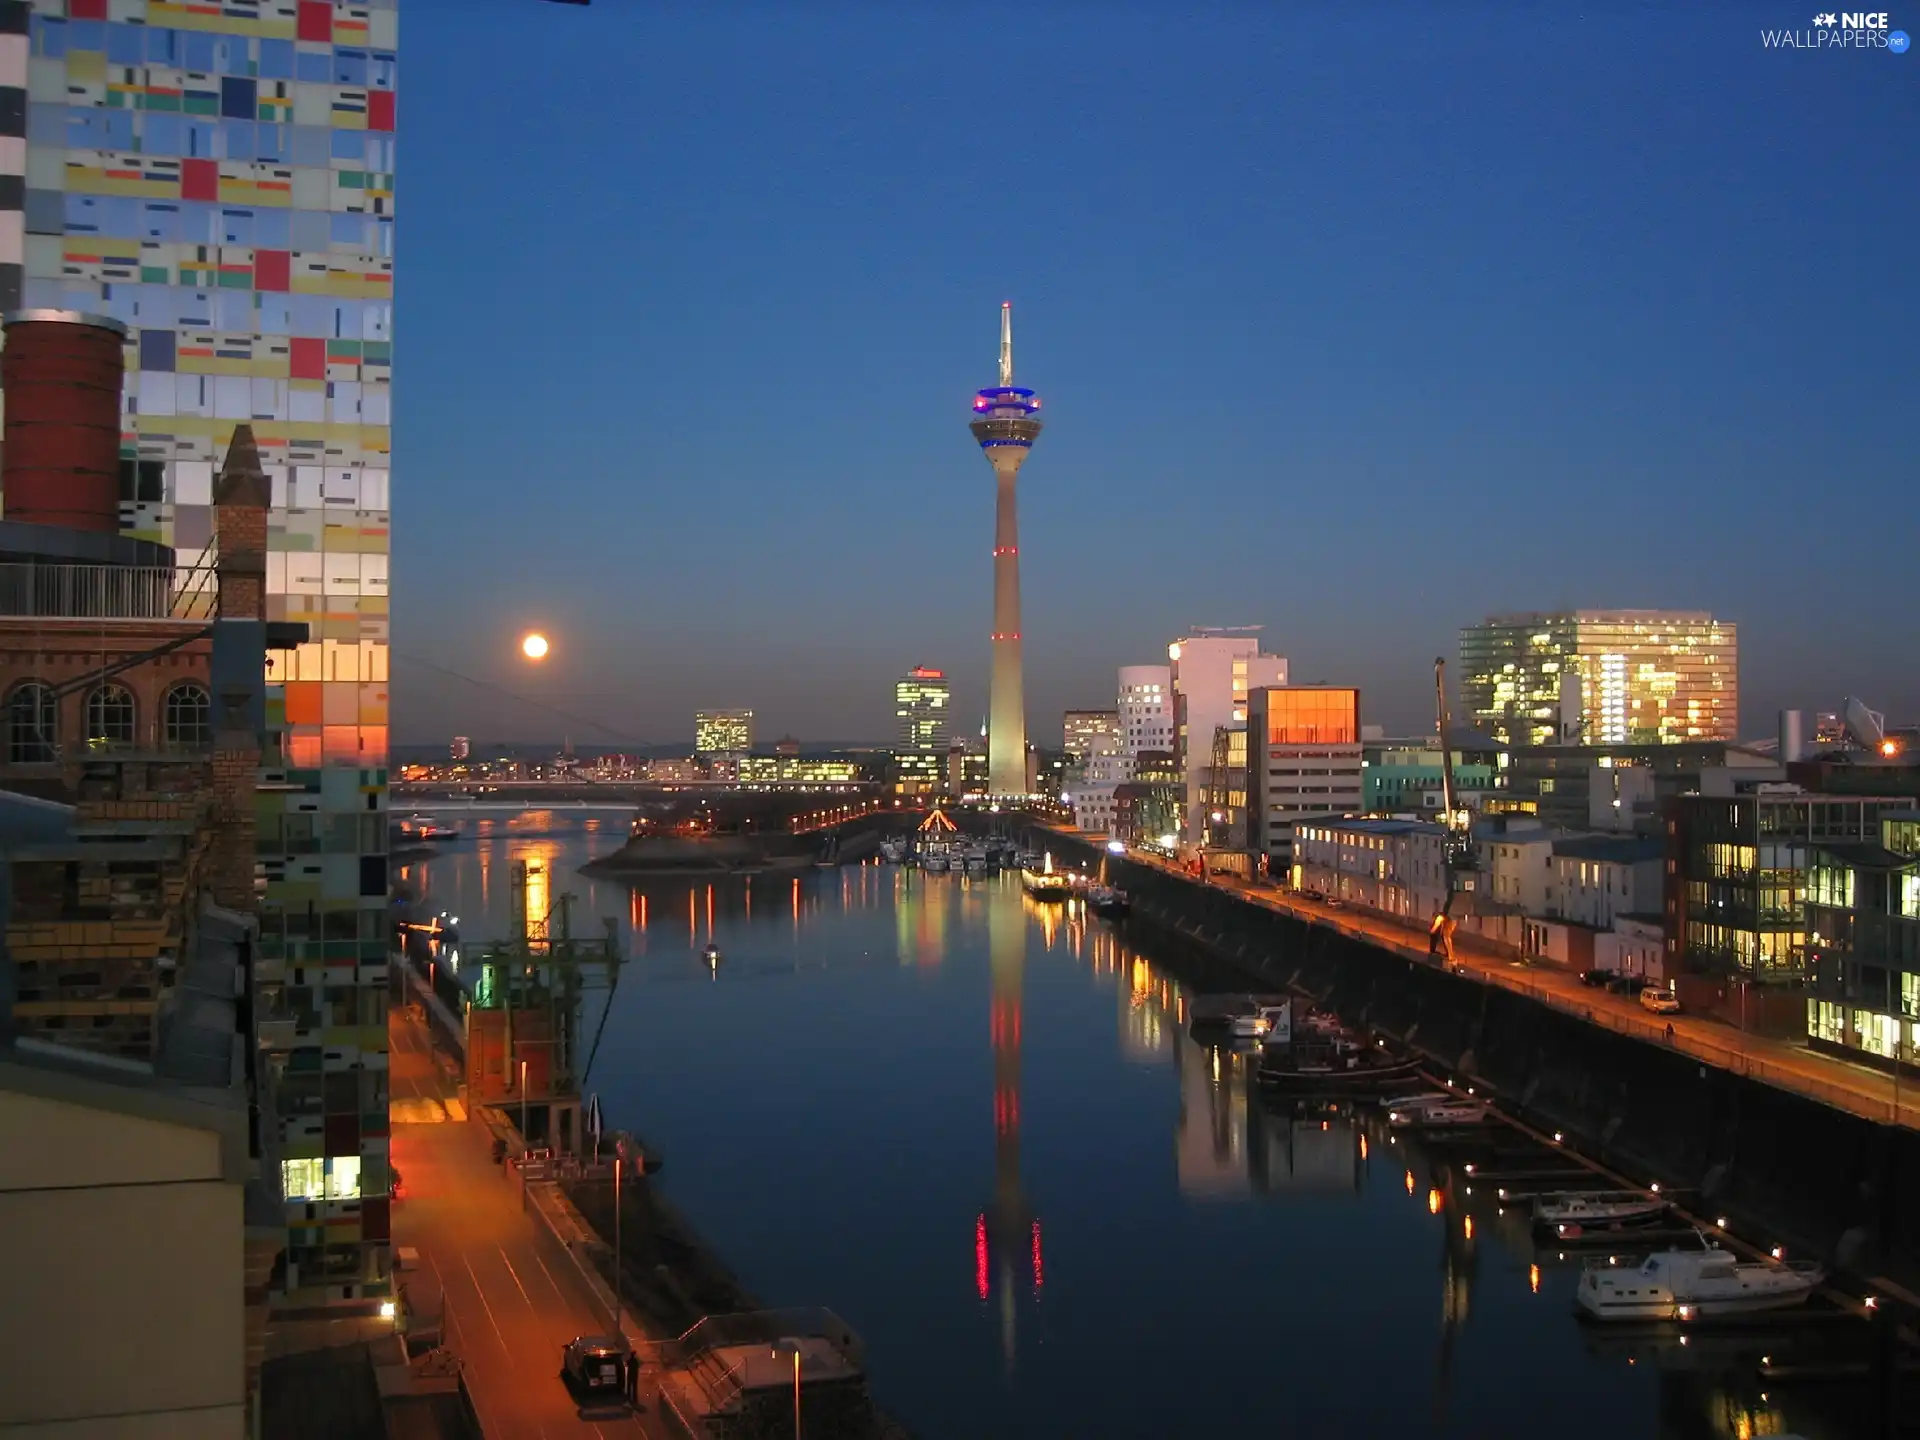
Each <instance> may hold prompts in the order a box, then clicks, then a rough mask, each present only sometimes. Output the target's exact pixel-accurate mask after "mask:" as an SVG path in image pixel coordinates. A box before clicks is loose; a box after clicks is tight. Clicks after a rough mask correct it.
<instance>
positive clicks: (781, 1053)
mask: <svg viewBox="0 0 1920 1440" xmlns="http://www.w3.org/2000/svg"><path fill="white" fill-rule="evenodd" d="M552 828H553V827H552V826H551V825H548V826H544V827H543V826H541V825H530V826H525V827H521V828H520V829H519V830H515V829H513V828H511V827H506V828H504V833H496V834H491V835H484V836H475V837H474V838H472V839H467V840H463V841H462V842H461V843H460V844H458V845H456V846H454V847H452V848H451V849H449V850H448V851H447V852H446V853H445V854H443V855H442V856H440V857H438V858H436V859H434V860H432V861H430V862H428V863H426V864H424V865H419V866H415V867H412V869H411V870H410V871H409V876H410V878H412V879H413V880H414V881H415V882H416V883H418V884H421V885H423V886H424V887H425V890H426V892H427V895H428V897H429V901H430V903H431V905H432V906H433V908H435V909H448V910H451V911H453V912H454V913H458V914H460V915H461V916H462V926H461V928H462V932H463V939H464V940H465V941H466V942H467V943H468V944H469V945H472V944H474V943H476V942H484V941H485V940H486V939H488V938H492V937H497V936H500V935H504V934H505V933H506V930H507V926H508V922H509V915H510V906H509V897H508V895H507V886H506V884H505V876H506V875H507V874H508V873H509V872H510V869H511V865H512V863H513V862H514V861H516V860H528V861H536V860H537V861H539V862H542V863H543V864H544V865H545V866H546V868H547V874H548V881H547V884H548V893H549V896H551V895H557V894H559V893H562V892H565V891H571V892H572V893H573V894H574V895H575V896H576V897H577V904H576V910H575V919H574V924H575V930H576V933H582V934H591V933H597V931H598V929H599V926H598V918H599V917H600V916H603V915H614V916H617V917H620V918H621V919H622V921H623V924H622V927H621V929H622V938H623V941H624V943H625V945H626V949H627V953H628V955H629V956H630V957H631V964H630V965H629V966H628V967H627V974H626V975H625V977H623V980H622V985H621V988H620V990H619V991H618V993H617V996H616V998H615V1001H614V1014H613V1016H612V1017H611V1019H610V1022H609V1025H608V1030H607V1044H606V1046H605V1049H604V1050H603V1052H602V1054H601V1057H600V1059H599V1061H598V1062H597V1065H598V1068H597V1072H596V1073H595V1074H594V1075H593V1076H592V1077H591V1079H590V1081H589V1088H590V1089H593V1090H596V1091H598V1092H599V1094H600V1096H601V1098H602V1101H603V1104H604V1105H605V1106H606V1109H607V1111H608V1112H609V1121H610V1123H613V1124H617V1125H627V1126H631V1127H633V1128H634V1129H637V1130H639V1131H640V1132H641V1133H642V1134H644V1135H645V1136H646V1137H647V1138H648V1140H649V1142H650V1143H651V1144H652V1145H654V1146H655V1147H656V1148H657V1149H659V1150H660V1151H661V1152H662V1153H663V1154H664V1155H665V1156H666V1159H667V1169H666V1171H665V1174H664V1183H665V1184H666V1186H667V1188H668V1189H669V1190H670V1192H671V1193H672V1195H673V1196H674V1198H675V1200H676V1201H677V1202H678V1203H679V1204H680V1205H681V1206H682V1207H683V1209H684V1210H685V1211H686V1212H687V1213H688V1214H689V1215H690V1216H691V1217H692V1218H693V1219H694V1221H695V1223H696V1224H697V1225H698V1226H699V1227H700V1228H701V1230H702V1231H703V1232H704V1233H705V1234H707V1236H708V1237H709V1238H710V1239H711V1240H712V1241H713V1242H714V1243H715V1245H716V1247H717V1248H718V1249H719V1250H720V1251H721V1252H722V1254H723V1255H724V1256H725V1257H726V1259H727V1261H728V1262H729V1264H730V1265H731V1266H732V1267H733V1268H734V1269H735V1270H736V1271H737V1272H738V1273H740V1274H741V1275H742V1276H743V1278H744V1279H745V1280H746V1283H747V1284H748V1286H749V1287H750V1288H751V1289H753V1290H754V1291H755V1292H756V1293H757V1294H758V1295H759V1296H760V1297H761V1298H762V1299H763V1300H764V1301H765V1302H767V1303H769V1304H776V1305H788V1304H825V1305H828V1306H831V1307H832V1308H833V1309H835V1310H837V1311H838V1312H840V1313H841V1315H842V1316H843V1317H844V1318H846V1319H847V1320H848V1321H849V1322H850V1323H851V1324H852V1325H853V1326H854V1327H855V1329H856V1330H858V1331H859V1332H860V1333H861V1334H862V1336H863V1337H864V1339H865V1340H866V1342H867V1349H868V1357H869V1361H870V1364H871V1366H872V1369H873V1372H874V1377H875V1387H876V1390H877V1392H878V1394H879V1395H880V1397H881V1398H882V1400H883V1401H884V1402H885V1403H887V1404H888V1405H889V1406H890V1407H891V1408H893V1409H894V1410H896V1411H897V1412H898V1413H899V1414H900V1415H901V1417H902V1418H903V1419H904V1420H905V1421H906V1422H907V1423H908V1424H909V1426H910V1427H911V1428H913V1429H914V1430H915V1431H916V1433H918V1434H920V1435H921V1436H923V1437H924V1440H943V1437H954V1440H962V1437H965V1440H973V1437H978V1436H983V1435H995V1436H1008V1437H1024V1436H1034V1437H1040V1436H1046V1437H1053V1436H1064V1435H1080V1434H1103V1435H1116V1436H1118V1435H1142V1436H1148V1435H1151V1436H1161V1435H1211V1434H1222V1433H1227V1431H1229V1430H1240V1429H1245V1428H1247V1427H1248V1426H1249V1425H1252V1426H1253V1427H1254V1428H1255V1429H1261V1428H1266V1427H1268V1426H1274V1427H1279V1428H1283V1429H1284V1430H1285V1431H1286V1432H1287V1433H1291V1434H1298V1435H1354V1434H1386V1433H1401V1434H1419V1435H1446V1436H1462V1437H1464V1436H1481V1435H1495V1434H1513V1435H1532V1434H1544V1433H1552V1434H1554V1435H1556V1436H1558V1437H1562V1440H1585V1437H1589V1436H1591V1437H1594V1440H1601V1437H1605V1440H1619V1437H1624V1436H1640V1435H1661V1436H1669V1437H1674V1440H1681V1437H1686V1440H1692V1437H1696V1436H1698V1437H1706V1436H1716V1437H1717V1436H1731V1435H1740V1434H1748V1435H1765V1434H1776V1433H1783V1432H1785V1431H1787V1430H1792V1431H1794V1432H1795V1433H1800V1434H1804V1435H1806V1436H1809V1437H1813V1440H1833V1437H1836V1436H1838V1435H1840V1434H1842V1433H1845V1432H1843V1431H1842V1430H1840V1429H1837V1428H1834V1427H1833V1426H1831V1425H1830V1424H1829V1425H1825V1426H1823V1422H1822V1420H1821V1418H1820V1417H1819V1416H1818V1415H1812V1416H1810V1415H1807V1414H1804V1413H1793V1414H1788V1413H1786V1412H1785V1411H1783V1409H1782V1408H1781V1406H1782V1405H1783V1404H1784V1403H1786V1402H1785V1401H1783V1400H1782V1398H1781V1397H1780V1396H1774V1397H1773V1398H1772V1400H1771V1401H1766V1402H1763V1401H1761V1400H1760V1399H1759V1398H1758V1392H1757V1390H1756V1389H1755V1387H1754V1386H1753V1385H1752V1384H1751V1383H1750V1382H1749V1379H1748V1377H1750V1376H1751V1374H1752V1360H1753V1357H1752V1356H1749V1355H1746V1354H1745V1353H1744V1351H1739V1350H1736V1351H1734V1352H1731V1353H1727V1354H1723V1355H1719V1356H1718V1357H1717V1358H1713V1357H1710V1356H1708V1355H1706V1354H1703V1353H1702V1352H1701V1350H1699V1349H1692V1350H1690V1351H1687V1352H1681V1351H1679V1350H1678V1349H1677V1348H1676V1347H1675V1346H1674V1345H1672V1344H1671V1343H1670V1342H1667V1343H1664V1344H1650V1343H1649V1342H1647V1341H1644V1340H1642V1341H1640V1342H1638V1344H1637V1348H1636V1347H1635V1346H1631V1345H1626V1344H1624V1343H1622V1342H1620V1341H1618V1340H1616V1339H1615V1337H1612V1336H1609V1335H1602V1336H1593V1335H1590V1334H1588V1333H1586V1332H1584V1331H1583V1330H1582V1328H1581V1327H1580V1326H1578V1325H1577V1324H1576V1322H1575V1321H1574V1320H1573V1318H1572V1314H1571V1296H1572V1291H1573V1286H1574V1283H1575V1281H1576V1280H1577V1278H1578V1268H1577V1267H1578V1257H1577V1256H1573V1257H1566V1258H1562V1257H1560V1256H1558V1255H1556V1254H1553V1253H1539V1252H1536V1251H1535V1249H1534V1247H1533V1244H1532V1242H1531V1238H1530V1235H1529V1224H1530V1218H1529V1215H1528V1214H1527V1213H1526V1212H1524V1211H1522V1210H1521V1209H1520V1208H1519V1207H1515V1206H1509V1207H1506V1208H1505V1209H1502V1207H1501V1206H1500V1205H1499V1204H1498V1203H1497V1201H1496V1200H1495V1198H1494V1197H1492V1196H1490V1195H1487V1194H1485V1193H1484V1189H1485V1187H1482V1190H1483V1193H1481V1194H1479V1195H1471V1194H1469V1193H1467V1186H1466V1184H1465V1183H1464V1182H1463V1179H1462V1177H1461V1176H1460V1175H1459V1174H1458V1173H1456V1172H1455V1170H1454V1169H1453V1168H1452V1167H1450V1166H1448V1165H1446V1164H1445V1163H1443V1161H1440V1160H1436V1159H1435V1158H1433V1157H1430V1156H1427V1155H1424V1154H1422V1153H1420V1152H1419V1150H1418V1148H1417V1147H1413V1146H1409V1145H1406V1144H1403V1143H1398V1137H1391V1138H1390V1137H1388V1136H1387V1135H1385V1134H1384V1132H1383V1131H1381V1130H1380V1129H1379V1128H1378V1127H1377V1122H1376V1121H1375V1120H1373V1119H1370V1118H1367V1117H1366V1116H1364V1115H1363V1116H1359V1117H1356V1116H1354V1115H1353V1114H1350V1113H1346V1112H1345V1111H1343V1110H1339V1109H1335V1110H1331V1111H1329V1110H1325V1109H1313V1108H1305V1109H1302V1110H1299V1111H1294V1112H1288V1113H1282V1112H1280V1111H1277V1110H1275V1109H1273V1108H1272V1107H1270V1106H1269V1105H1268V1104H1266V1103H1265V1102H1264V1101H1263V1100H1262V1099H1261V1098H1260V1097H1259V1096H1258V1095H1257V1094H1256V1093H1254V1087H1253V1086H1252V1084H1251V1074H1250V1071H1251V1064H1252V1061H1251V1059H1250V1057H1248V1056H1246V1055H1243V1054H1236V1053H1234V1052H1232V1051H1229V1050H1222V1049H1216V1048H1212V1047H1208V1046H1203V1045H1200V1044H1197V1043H1196V1042H1194V1041H1193V1040H1192V1038H1191V1037H1190V1036H1189V1035H1188V1033H1187V1029H1186V1023H1187V1015H1188V1010H1189V994H1188V991H1187V988H1186V986H1185V985H1183V983H1182V982H1181V980H1180V979H1179V978H1178V977H1177V976H1176V975H1175V974H1174V973H1172V972H1171V971H1170V970H1169V969H1168V968H1167V967H1165V966H1164V965H1162V964H1161V963H1159V961H1158V960H1157V958H1156V957H1155V955H1153V954H1152V953H1143V952H1141V951H1137V950H1135V949H1134V948H1132V946H1131V945H1130V944H1129V943H1128V938H1127V935H1126V934H1125V933H1124V932H1119V931H1116V930H1115V929H1113V928H1112V927H1110V926H1108V925H1107V924H1105V923H1104V922H1101V921H1098V920H1095V919H1092V918H1090V917H1089V916H1087V915H1086V914H1085V912H1084V911H1083V910H1081V909H1079V908H1078V907H1072V908H1069V907H1065V906H1060V905H1037V904H1035V903H1034V902H1032V901H1030V900H1028V899H1027V898H1026V897H1025V896H1023V895H1022V894H1021V893H1020V892H1019V889H1018V886H1017V883H1015V882H1014V881H1013V880H1012V879H1011V878H973V877H962V876H937V877H936V876H927V875H924V874H920V873H919V872H908V871H903V870H900V869H898V868H894V867H886V866H882V865H878V864H869V865H865V866H854V867H847V868H844V869H840V870H835V871H813V870H809V871H807V872H805V873H803V874H801V875H798V876H794V875H778V876H760V877H757V878H754V879H752V880H749V881H733V882H709V881H707V880H700V881H698V882H692V883H689V882H683V883H681V884H678V885H663V886H656V887H653V888H651V889H649V890H648V891H646V892H640V891H633V890H629V889H628V888H627V887H625V886H623V885H619V884H614V883H610V882H607V881H589V880H587V879H586V878H585V877H583V876H580V875H578V874H577V873H575V872H576V871H577V867H578V866H579V865H580V864H581V863H583V862H584V861H585V860H587V859H589V858H591V857H593V856H595V855H599V854H604V853H606V852H607V851H609V850H611V849H613V848H615V847H616V846H617V845H618V844H619V843H620V841H621V840H622V839H623V838H624V835H623V828H622V827H621V826H619V825H612V826H606V827H603V828H601V829H600V830H598V831H595V832H580V833H576V834H573V835H566V834H560V833H538V832H540V831H542V830H543V829H547V830H550V829H552ZM495 871H499V875H498V876H497V877H496V876H495V875H494V872H495ZM709 941H712V942H713V943H715V944H717V945H718V946H719V948H720V950H721V951H722V953H723V956H724V960H723V962H722V964H721V965H720V967H719V969H718V971H717V973H715V972H710V971H709V969H708V967H707V966H706V965H705V964H704V963H703V962H702V961H701V959H700V951H701V950H702V948H703V947H704V946H705V945H706V944H707V943H708V942H709ZM695 981H698V982H699V983H697V984H696V983H693V982H695ZM597 1019H598V1016H597V1015H590V1016H589V1017H588V1020H589V1023H592V1022H593V1021H595V1020H597Z"/></svg>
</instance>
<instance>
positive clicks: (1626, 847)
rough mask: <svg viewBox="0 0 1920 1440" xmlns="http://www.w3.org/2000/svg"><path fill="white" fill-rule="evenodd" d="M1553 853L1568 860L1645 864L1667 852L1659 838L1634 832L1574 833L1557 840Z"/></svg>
mask: <svg viewBox="0 0 1920 1440" xmlns="http://www.w3.org/2000/svg"><path fill="white" fill-rule="evenodd" d="M1553 853H1554V854H1555V855H1556V856H1564V857H1565V858H1566V859H1568V860H1598V861H1601V862H1603V863H1606V864H1611V865H1643V864H1645V863H1646V862H1647V861H1649V860H1659V859H1661V858H1663V857H1664V856H1665V855H1666V853H1667V852H1666V846H1665V844H1664V843H1663V842H1662V841H1659V840H1643V839H1640V838H1639V837H1637V836H1632V835H1617V836H1616V835H1573V836H1568V837H1566V838H1563V839H1558V840H1555V841H1554V842H1553Z"/></svg>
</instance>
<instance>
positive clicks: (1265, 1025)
mask: <svg viewBox="0 0 1920 1440" xmlns="http://www.w3.org/2000/svg"><path fill="white" fill-rule="evenodd" d="M1292 1023H1293V1007H1292V1006H1290V1005H1262V1006H1261V1007H1260V1008H1259V1009H1257V1010H1255V1011H1254V1012H1253V1013H1252V1014H1251V1015H1235V1016H1232V1017H1231V1018H1230V1019H1229V1020H1228V1021H1227V1033H1228V1034H1230V1035H1232V1036H1233V1038H1234V1039H1236V1040H1265V1039H1267V1038H1268V1037H1269V1036H1272V1035H1277V1034H1281V1033H1290V1032H1291V1029H1292Z"/></svg>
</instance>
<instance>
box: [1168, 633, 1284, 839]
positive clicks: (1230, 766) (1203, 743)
mask: <svg viewBox="0 0 1920 1440" xmlns="http://www.w3.org/2000/svg"><path fill="white" fill-rule="evenodd" d="M1167 658H1168V659H1169V660H1170V661H1172V664H1171V666H1170V667H1169V669H1170V682H1169V683H1170V684H1171V685H1172V687H1173V707H1174V708H1173V723H1174V735H1173V740H1174V745H1173V753H1174V761H1175V763H1176V764H1178V765H1179V767H1180V771H1181V774H1182V775H1183V776H1184V777H1185V779H1186V786H1187V826H1186V838H1187V839H1188V840H1190V841H1194V842H1199V841H1203V840H1205V839H1207V838H1208V836H1209V834H1210V833H1211V834H1212V835H1213V836H1214V838H1215V839H1216V840H1218V841H1219V842H1220V843H1230V841H1229V839H1228V838H1226V837H1240V836H1244V834H1245V823H1244V822H1245V818H1246V817H1245V807H1246V788H1247V784H1246V769H1245V766H1246V728H1247V693H1248V692H1249V691H1251V690H1258V689H1260V688H1261V687H1262V686H1265V685H1284V684H1286V683H1287V662H1286V660H1285V659H1284V658H1283V657H1281V656H1278V655H1266V654H1263V653H1261V650H1260V627H1259V626H1257V625H1248V626H1241V627H1237V628H1234V629H1207V630H1195V631H1194V632H1193V633H1192V634H1191V635H1188V636H1187V637H1186V638H1184V639H1181V640H1176V641H1174V642H1173V644H1171V645H1169V646H1168V647H1167ZM1220 739H1224V740H1225V742H1226V746H1227V758H1226V766H1225V769H1226V770H1227V772H1228V773H1227V774H1226V775H1225V776H1224V777H1221V779H1222V782H1223V784H1222V785H1221V786H1220V787H1219V788H1223V789H1224V790H1225V791H1226V792H1227V800H1226V804H1224V805H1222V806H1219V807H1212V806H1210V804H1209V800H1208V794H1209V791H1210V790H1212V789H1214V788H1216V787H1215V786H1214V785H1213V784H1212V783H1211V782H1212V781H1213V780H1214V778H1215V777H1214V771H1215V768H1216V766H1215V764H1214V746H1215V743H1216V741H1217V740H1220ZM1214 808H1218V809H1219V810H1220V814H1221V819H1220V820H1219V821H1214V822H1209V819H1208V817H1209V816H1210V814H1211V813H1212V810H1213V809H1214ZM1209 823H1211V825H1212V830H1211V832H1210V831H1209V828H1208V827H1209Z"/></svg>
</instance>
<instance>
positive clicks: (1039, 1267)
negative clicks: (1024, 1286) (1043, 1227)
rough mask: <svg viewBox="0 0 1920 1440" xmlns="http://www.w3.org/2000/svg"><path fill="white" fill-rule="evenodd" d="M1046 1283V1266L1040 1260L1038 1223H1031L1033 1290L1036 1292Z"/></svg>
mask: <svg viewBox="0 0 1920 1440" xmlns="http://www.w3.org/2000/svg"><path fill="white" fill-rule="evenodd" d="M1046 1283H1047V1272H1046V1266H1045V1265H1043V1264H1042V1263H1041V1260H1040V1222H1039V1221H1038V1220H1036V1221H1034V1222H1033V1288H1034V1289H1036V1290H1038V1289H1039V1288H1040V1287H1041V1286H1042V1285H1044V1284H1046Z"/></svg>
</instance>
